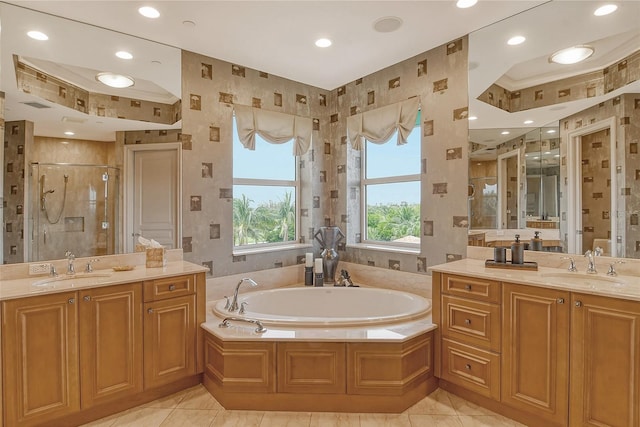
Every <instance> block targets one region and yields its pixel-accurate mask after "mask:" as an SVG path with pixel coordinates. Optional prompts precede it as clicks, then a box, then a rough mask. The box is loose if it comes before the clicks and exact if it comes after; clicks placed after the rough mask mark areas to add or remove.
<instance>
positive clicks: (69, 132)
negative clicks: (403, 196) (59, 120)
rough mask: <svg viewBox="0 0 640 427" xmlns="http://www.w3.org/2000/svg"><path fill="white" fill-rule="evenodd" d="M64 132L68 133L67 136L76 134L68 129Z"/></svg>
mask: <svg viewBox="0 0 640 427" xmlns="http://www.w3.org/2000/svg"><path fill="white" fill-rule="evenodd" d="M64 134H65V135H67V136H73V135H75V133H74V132H71V131H70V130H68V131H66V132H65V133H64Z"/></svg>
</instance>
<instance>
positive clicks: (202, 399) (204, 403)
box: [177, 385, 224, 411]
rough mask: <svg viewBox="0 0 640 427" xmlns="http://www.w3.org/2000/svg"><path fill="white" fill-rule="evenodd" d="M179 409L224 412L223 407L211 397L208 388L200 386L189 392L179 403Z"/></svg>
mask: <svg viewBox="0 0 640 427" xmlns="http://www.w3.org/2000/svg"><path fill="white" fill-rule="evenodd" d="M177 408H179V409H215V410H218V411H223V410H224V408H223V407H222V405H220V404H219V403H218V401H216V399H214V398H213V396H211V394H210V393H209V392H208V391H207V389H206V388H204V387H203V386H201V385H199V386H196V387H193V388H191V389H189V390H188V391H187V393H186V394H185V396H184V398H183V399H182V400H181V401H180V403H178V406H177Z"/></svg>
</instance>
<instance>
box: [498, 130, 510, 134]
mask: <svg viewBox="0 0 640 427" xmlns="http://www.w3.org/2000/svg"><path fill="white" fill-rule="evenodd" d="M509 133H510V132H509V131H508V130H503V131H502V132H500V135H509Z"/></svg>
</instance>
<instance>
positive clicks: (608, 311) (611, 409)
mask: <svg viewBox="0 0 640 427" xmlns="http://www.w3.org/2000/svg"><path fill="white" fill-rule="evenodd" d="M572 305H573V308H572V315H571V402H570V405H571V406H570V407H571V410H570V414H571V415H570V423H569V425H570V426H572V427H578V426H580V427H589V426H598V427H600V426H610V427H638V426H640V415H639V413H638V411H639V410H640V409H639V408H640V356H639V355H638V349H640V304H639V303H638V302H634V301H624V300H617V299H615V298H606V297H598V296H593V295H581V294H573V296H572Z"/></svg>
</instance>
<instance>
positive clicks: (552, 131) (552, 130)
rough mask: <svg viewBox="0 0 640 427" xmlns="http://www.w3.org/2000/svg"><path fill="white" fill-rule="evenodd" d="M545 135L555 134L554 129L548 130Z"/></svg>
mask: <svg viewBox="0 0 640 427" xmlns="http://www.w3.org/2000/svg"><path fill="white" fill-rule="evenodd" d="M547 133H556V131H555V130H554V129H549V130H548V131H547Z"/></svg>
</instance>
